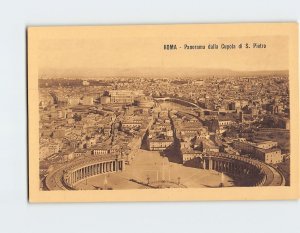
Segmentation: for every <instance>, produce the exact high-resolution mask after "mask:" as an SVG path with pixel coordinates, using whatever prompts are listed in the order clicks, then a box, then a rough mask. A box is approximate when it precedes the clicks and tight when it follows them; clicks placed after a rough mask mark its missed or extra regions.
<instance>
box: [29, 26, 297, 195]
mask: <svg viewBox="0 0 300 233" xmlns="http://www.w3.org/2000/svg"><path fill="white" fill-rule="evenodd" d="M274 29H275V30H274ZM222 30H223V31H222ZM274 31H278V32H279V33H274ZM296 48H297V24H293V23H291V24H244V25H243V24H236V25H234V24H232V25H230V24H227V25H156V26H151V25H142V26H102V27H101V26H99V27H31V28H29V29H28V69H29V73H28V75H29V76H28V79H29V86H28V87H29V89H28V92H29V102H28V104H29V126H28V130H29V135H30V139H29V159H30V166H29V173H30V181H31V180H33V181H32V182H31V183H30V199H31V196H34V197H36V198H33V199H32V200H33V201H34V200H39V197H38V196H39V195H41V196H43V197H42V200H43V201H47V200H49V201H51V200H53V199H54V200H61V201H68V200H65V198H66V195H73V194H74V195H75V196H73V198H74V199H72V200H73V201H77V200H78V201H92V200H96V201H98V200H99V201H109V200H110V201H118V200H124V199H122V198H121V199H118V197H114V198H106V197H105V198H104V197H103V196H102V193H103V195H107V196H110V193H111V195H113V193H118V192H119V191H124V192H125V193H123V194H124V195H127V196H128V195H129V196H128V197H127V198H126V200H131V201H138V200H139V198H138V197H137V198H135V197H134V196H132V195H134V193H136V194H139V193H140V190H144V191H142V192H143V195H146V196H145V197H143V198H142V199H141V200H166V195H167V196H168V197H167V199H168V200H174V199H175V200H181V199H182V198H183V199H187V200H189V196H190V197H191V198H192V200H194V199H199V200H201V199H202V196H201V193H202V194H203V195H204V196H203V198H204V199H210V197H209V193H215V195H216V196H214V197H212V199H223V198H224V197H220V196H218V195H219V193H218V192H219V191H220V192H223V190H225V193H224V196H225V195H229V196H228V199H235V198H236V197H234V195H232V196H230V193H232V192H233V190H234V192H243V193H244V192H245V191H244V190H245V189H243V188H248V189H247V190H249V196H248V197H247V196H245V197H244V198H245V199H255V195H256V194H257V195H258V196H257V198H261V197H262V196H263V195H264V193H266V192H269V193H270V194H269V196H267V198H268V197H269V198H270V199H272V192H273V189H272V188H278V195H279V196H274V197H273V198H289V197H290V198H292V197H295V196H297V195H298V194H297V192H295V190H297V185H298V184H297V180H298V177H297V176H296V174H297V173H296V171H295V170H293V168H292V167H293V165H292V163H295V164H294V165H296V163H297V162H296V161H298V158H295V156H298V155H297V154H296V151H295V148H296V150H297V144H295V141H292V140H291V137H293V136H292V135H293V132H295V130H296V131H297V129H296V127H297V126H296V125H295V123H294V122H292V119H291V118H292V117H291V115H293V114H295V113H297V109H298V107H297V106H294V105H292V103H298V102H297V101H298V99H297V93H295V90H294V89H292V88H291V87H293V88H297V76H296V74H297V57H296V56H295V54H296ZM293 50H295V51H294V52H293ZM295 83H296V85H295ZM296 90H297V89H296ZM294 108H295V109H294ZM293 117H294V116H293ZM294 120H295V119H294ZM293 127H294V128H293ZM294 135H296V134H294ZM296 140H298V139H296ZM292 146H293V147H292ZM295 146H296V147H295ZM295 177H296V179H295ZM293 178H294V180H292V179H293ZM292 182H294V183H293V184H292ZM266 188H267V189H266ZM269 188H270V189H269ZM202 190H203V191H202ZM62 191H63V193H62ZM281 191H283V192H284V191H285V192H289V194H290V196H284V195H281V196H280V192H281ZM85 192H86V193H89V194H88V195H87V196H85ZM126 192H128V193H126ZM251 192H252V194H251ZM32 193H34V194H32ZM52 193H53V196H52ZM161 193H162V194H161ZM175 193H176V194H177V195H178V194H179V195H182V196H180V197H178V196H177V197H175V196H174V199H173V198H172V197H171V196H172V195H173V194H175ZM204 193H206V194H204ZM31 194H32V195H31ZM77 194H79V195H80V196H81V197H80V198H79V199H76V198H77V197H78V195H77ZM160 194H161V195H162V196H161V198H160ZM59 195H61V197H60V196H59ZM117 195H122V192H119V193H118V194H117ZM141 195H142V194H141ZM152 195H155V196H156V197H155V199H152ZM244 195H245V194H244ZM251 195H252V196H251ZM91 196H93V197H95V198H96V199H93V197H92V198H91ZM98 198H99V199H98ZM225 199H227V198H226V197H225Z"/></svg>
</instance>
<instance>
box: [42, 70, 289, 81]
mask: <svg viewBox="0 0 300 233" xmlns="http://www.w3.org/2000/svg"><path fill="white" fill-rule="evenodd" d="M288 73H289V72H288V70H272V71H269V70H268V71H235V70H230V69H200V68H194V67H190V68H189V67H183V68H162V67H159V68H130V69H129V68H128V69H120V68H102V69H95V68H92V69H80V68H76V69H67V70H60V69H43V70H40V72H39V76H40V78H42V79H43V78H47V79H49V78H70V79H76V78H78V79H98V78H101V79H105V78H111V77H124V78H126V77H128V78H130V77H143V78H170V79H172V78H185V77H186V78H199V77H203V78H205V77H212V76H216V77H219V76H229V77H230V76H232V77H237V76H246V77H251V76H269V75H279V76H287V75H288Z"/></svg>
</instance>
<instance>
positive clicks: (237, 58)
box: [39, 31, 289, 75]
mask: <svg viewBox="0 0 300 233" xmlns="http://www.w3.org/2000/svg"><path fill="white" fill-rule="evenodd" d="M87 35H88V36H85V35H82V34H78V35H76V34H71V35H68V36H64V37H61V38H57V37H53V38H51V36H50V38H49V39H48V38H47V39H43V40H40V43H39V68H40V70H48V69H53V68H54V69H59V70H66V69H67V70H72V69H83V70H85V69H86V70H89V69H90V70H95V69H99V70H102V71H101V72H102V75H110V74H111V72H112V71H111V70H113V69H131V68H133V69H142V68H161V67H164V68H176V69H178V68H189V67H192V68H203V69H215V68H216V69H231V70H253V71H254V70H286V69H288V65H289V64H288V38H287V37H283V36H265V37H228V36H226V37H207V36H204V35H200V36H197V35H195V36H191V35H184V34H180V35H176V34H174V33H173V34H172V35H170V34H167V33H164V32H163V31H162V32H160V33H156V34H155V35H153V34H151V33H148V34H147V33H136V34H135V33H109V32H108V33H107V34H105V33H102V34H95V35H94V34H93V36H90V35H89V34H87ZM241 43H242V44H243V45H245V44H246V43H248V44H249V45H250V46H252V44H253V43H264V44H266V46H267V48H265V49H254V48H250V49H246V48H243V49H238V45H239V44H241ZM164 44H176V45H177V50H175V51H168V50H164V49H163V47H164ZM185 44H187V45H205V46H206V49H205V50H185V49H184V45H185ZM208 44H217V45H219V49H217V50H216V49H215V50H213V49H207V45H208ZM221 44H235V45H236V49H232V50H226V49H221V46H220V45H221ZM180 47H181V48H180ZM114 72H116V71H114Z"/></svg>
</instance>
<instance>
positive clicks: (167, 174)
mask: <svg viewBox="0 0 300 233" xmlns="http://www.w3.org/2000/svg"><path fill="white" fill-rule="evenodd" d="M148 180H149V183H150V184H151V183H152V182H156V181H157V180H159V181H162V180H165V181H171V182H176V183H178V181H180V184H182V185H184V186H186V187H187V188H202V187H218V186H219V185H220V182H221V174H220V173H218V172H215V171H208V170H202V169H199V168H191V167H185V166H183V165H182V164H178V163H173V162H169V160H168V158H166V157H162V156H161V155H160V154H159V152H157V151H146V150H142V149H140V150H139V151H138V153H136V156H135V158H134V160H133V161H132V163H131V164H130V165H126V167H125V171H122V172H117V173H110V174H106V175H104V174H101V175H99V176H95V177H90V178H88V179H87V180H83V181H81V182H79V183H78V184H77V185H76V189H98V188H103V187H106V188H112V189H114V190H115V189H141V188H148V187H147V186H146V185H145V184H147V183H148ZM143 183H144V184H143ZM223 184H224V186H232V185H233V183H232V180H231V179H230V177H228V176H226V175H223Z"/></svg>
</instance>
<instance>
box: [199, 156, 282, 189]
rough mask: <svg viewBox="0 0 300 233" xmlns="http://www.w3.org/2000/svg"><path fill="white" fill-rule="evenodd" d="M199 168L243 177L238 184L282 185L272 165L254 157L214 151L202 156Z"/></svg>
mask: <svg viewBox="0 0 300 233" xmlns="http://www.w3.org/2000/svg"><path fill="white" fill-rule="evenodd" d="M200 168H202V169H206V170H215V171H218V172H223V173H227V174H230V175H233V176H234V177H243V179H241V180H242V181H243V182H244V183H241V184H240V185H238V186H283V185H285V180H284V177H283V176H282V175H281V174H280V173H279V172H278V171H277V170H276V169H274V168H273V167H271V166H269V165H267V164H265V163H263V162H261V161H258V160H254V159H249V158H244V157H240V156H235V155H228V154H222V153H214V154H210V155H207V156H204V157H203V159H202V161H201V163H200Z"/></svg>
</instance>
